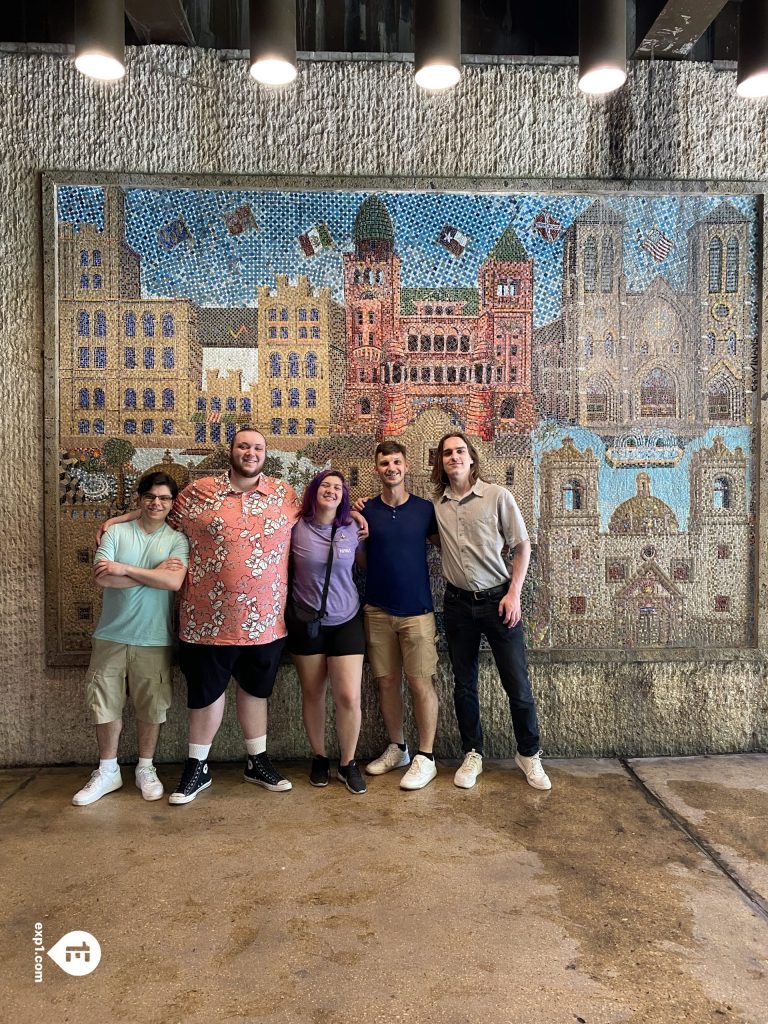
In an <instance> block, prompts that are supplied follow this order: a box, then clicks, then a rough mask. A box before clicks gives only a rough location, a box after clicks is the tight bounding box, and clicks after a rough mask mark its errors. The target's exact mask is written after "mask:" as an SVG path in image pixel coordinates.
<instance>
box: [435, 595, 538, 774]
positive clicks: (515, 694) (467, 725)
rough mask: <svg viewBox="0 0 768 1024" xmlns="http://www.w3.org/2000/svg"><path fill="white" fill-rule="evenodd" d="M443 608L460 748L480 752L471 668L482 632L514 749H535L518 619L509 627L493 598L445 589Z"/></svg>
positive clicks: (474, 674)
mask: <svg viewBox="0 0 768 1024" xmlns="http://www.w3.org/2000/svg"><path fill="white" fill-rule="evenodd" d="M443 611H444V613H445V635H446V639H447V641H448V654H449V656H450V659H451V667H452V668H453V679H454V690H453V701H454V705H455V707H456V718H457V719H458V722H459V733H460V734H461V746H462V749H463V751H464V753H467V751H469V750H476V751H477V752H478V753H480V754H482V752H483V728H482V726H481V724H480V702H479V700H478V698H477V672H478V653H479V651H480V638H481V636H482V635H483V634H484V635H485V637H486V638H487V640H488V643H489V644H490V646H491V651H492V652H493V657H494V659H495V661H496V667H497V668H498V670H499V679H500V680H501V685H502V686H503V687H504V690H505V692H506V694H507V696H508V697H509V710H510V712H511V713H512V726H513V728H514V730H515V739H516V740H517V749H518V752H519V753H520V754H523V755H524V756H525V757H530V756H531V754H536V753H537V752H538V750H539V723H538V719H537V716H536V704H535V702H534V699H533V693H532V691H531V681H530V679H529V677H528V660H527V658H526V656H525V641H524V639H523V624H522V622H518V624H517V625H516V626H512V628H511V629H510V628H509V627H508V626H505V625H504V623H503V622H502V620H501V619H500V618H499V602H498V600H493V601H478V602H474V601H472V603H470V601H468V600H467V599H466V598H462V597H456V595H455V594H452V593H451V592H450V590H448V589H446V591H445V600H444V603H443Z"/></svg>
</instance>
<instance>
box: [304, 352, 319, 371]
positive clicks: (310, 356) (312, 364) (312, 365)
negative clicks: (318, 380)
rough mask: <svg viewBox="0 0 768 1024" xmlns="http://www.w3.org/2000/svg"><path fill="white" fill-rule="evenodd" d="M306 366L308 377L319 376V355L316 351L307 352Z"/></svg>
mask: <svg viewBox="0 0 768 1024" xmlns="http://www.w3.org/2000/svg"><path fill="white" fill-rule="evenodd" d="M304 365H305V367H306V374H307V376H308V377H316V376H317V356H316V355H315V353H314V352H307V358H306V359H305V361H304Z"/></svg>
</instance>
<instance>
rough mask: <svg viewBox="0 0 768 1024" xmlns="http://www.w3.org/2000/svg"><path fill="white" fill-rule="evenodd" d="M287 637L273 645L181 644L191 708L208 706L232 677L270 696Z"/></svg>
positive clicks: (257, 694) (255, 694)
mask: <svg viewBox="0 0 768 1024" xmlns="http://www.w3.org/2000/svg"><path fill="white" fill-rule="evenodd" d="M284 646H285V638H281V639H280V640H273V641H272V643H271V644H242V645H237V644H224V645H216V644H188V643H186V642H185V641H184V640H182V641H181V644H180V646H179V666H180V667H181V671H182V672H183V673H184V678H185V679H186V680H187V707H188V708H190V709H194V708H207V707H208V706H209V705H210V704H213V703H215V701H217V700H218V699H219V697H220V696H221V695H222V693H224V691H225V690H226V688H227V686H228V684H229V680H230V677H231V676H234V678H235V679H236V680H237V683H238V686H240V687H241V688H242V689H243V690H245V692H246V693H249V694H250V695H251V697H269V696H270V694H271V693H272V688H273V687H274V685H275V676H276V675H277V669H278V667H279V665H280V655H281V654H282V651H283V647H284Z"/></svg>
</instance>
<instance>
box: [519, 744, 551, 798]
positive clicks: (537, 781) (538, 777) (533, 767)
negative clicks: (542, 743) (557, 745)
mask: <svg viewBox="0 0 768 1024" xmlns="http://www.w3.org/2000/svg"><path fill="white" fill-rule="evenodd" d="M515 764H516V765H517V767H518V768H519V769H520V770H521V771H522V773H523V774H524V775H525V779H526V782H527V783H528V785H529V786H533V788H534V789H552V783H551V782H550V781H549V776H548V775H547V773H546V772H545V771H544V766H543V765H542V763H541V751H539V752H538V754H531V756H530V757H525V756H524V755H523V754H515Z"/></svg>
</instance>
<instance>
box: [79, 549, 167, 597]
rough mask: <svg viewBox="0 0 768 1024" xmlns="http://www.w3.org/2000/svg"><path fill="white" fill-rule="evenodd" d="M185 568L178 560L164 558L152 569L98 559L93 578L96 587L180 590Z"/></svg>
mask: <svg viewBox="0 0 768 1024" xmlns="http://www.w3.org/2000/svg"><path fill="white" fill-rule="evenodd" d="M186 574H187V567H186V565H185V564H184V563H183V562H182V560H181V559H180V558H174V557H171V558H166V559H165V561H163V562H161V563H160V564H159V565H158V566H156V567H155V568H154V569H142V568H141V567H140V566H138V565H126V564H125V563H124V562H113V561H111V560H110V559H108V558H99V559H98V560H97V561H96V562H95V563H94V566H93V578H94V581H95V583H96V585H97V586H98V587H111V588H114V589H115V590H126V589H128V588H129V587H139V586H143V587H154V588H155V590H180V589H181V585H182V583H183V582H184V577H185V576H186Z"/></svg>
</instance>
